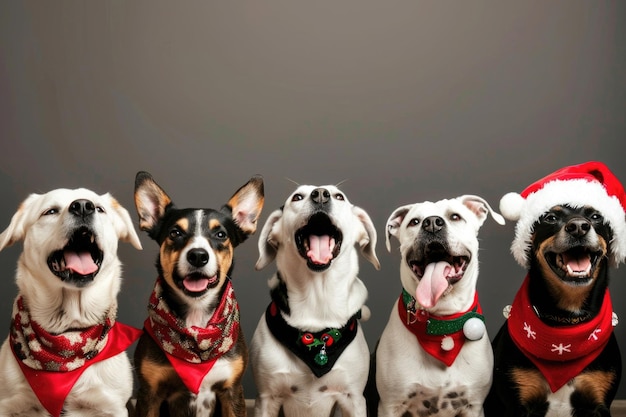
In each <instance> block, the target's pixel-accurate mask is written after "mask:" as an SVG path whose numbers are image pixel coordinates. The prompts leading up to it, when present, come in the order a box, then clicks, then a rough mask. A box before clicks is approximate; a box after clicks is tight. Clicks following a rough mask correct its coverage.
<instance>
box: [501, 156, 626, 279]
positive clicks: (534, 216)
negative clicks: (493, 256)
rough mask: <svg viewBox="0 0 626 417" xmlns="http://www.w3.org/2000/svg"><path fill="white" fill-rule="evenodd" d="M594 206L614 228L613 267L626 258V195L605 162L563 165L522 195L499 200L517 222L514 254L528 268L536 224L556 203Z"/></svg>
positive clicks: (506, 196) (610, 256) (503, 213)
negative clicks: (534, 225)
mask: <svg viewBox="0 0 626 417" xmlns="http://www.w3.org/2000/svg"><path fill="white" fill-rule="evenodd" d="M563 204H567V205H568V206H570V207H574V208H576V207H582V206H591V207H594V208H595V209H596V210H598V211H599V212H600V213H602V215H603V217H604V221H605V223H606V224H608V225H609V226H610V228H611V230H612V231H613V240H612V241H611V242H610V253H609V260H610V261H611V264H612V265H613V266H617V265H619V264H620V263H621V262H623V261H624V259H625V258H626V213H625V212H626V194H625V193H624V187H623V186H622V184H621V183H620V182H619V180H618V179H617V177H616V176H615V175H614V174H613V173H612V172H611V171H609V169H608V168H607V166H606V165H604V164H603V163H602V162H596V161H591V162H585V163H582V164H579V165H572V166H568V167H565V168H561V169H559V170H558V171H555V172H553V173H552V174H549V175H547V176H546V177H544V178H542V179H540V180H539V181H537V182H535V183H533V184H531V185H529V186H528V187H527V188H526V189H525V190H524V191H522V193H521V194H518V193H514V192H511V193H508V194H505V195H504V196H503V197H502V199H501V200H500V213H502V215H503V216H504V217H505V218H506V219H508V220H511V221H517V224H516V226H515V238H514V240H513V244H512V245H511V253H512V254H513V256H514V257H515V260H516V261H517V262H518V263H519V264H520V265H522V266H523V267H525V268H528V266H529V265H528V261H529V260H528V250H529V249H530V245H531V237H532V232H533V224H534V223H535V222H536V221H537V220H538V219H539V217H540V216H541V215H543V214H544V213H545V212H547V211H548V210H550V209H551V208H552V207H554V206H556V205H563Z"/></svg>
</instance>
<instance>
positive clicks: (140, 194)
mask: <svg viewBox="0 0 626 417" xmlns="http://www.w3.org/2000/svg"><path fill="white" fill-rule="evenodd" d="M171 206H173V203H172V199H171V198H169V196H168V195H167V194H166V193H165V191H163V189H162V188H161V187H160V186H159V185H158V184H157V183H156V181H154V178H152V175H150V174H149V173H147V172H145V171H139V172H138V173H137V176H136V177H135V207H136V208H137V214H138V215H139V228H140V229H141V230H143V231H146V232H148V235H149V236H150V237H154V236H153V232H154V227H155V226H156V225H157V223H158V222H159V220H161V218H162V217H163V214H165V211H166V210H167V209H168V208H169V207H171Z"/></svg>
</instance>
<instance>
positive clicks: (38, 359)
mask: <svg viewBox="0 0 626 417" xmlns="http://www.w3.org/2000/svg"><path fill="white" fill-rule="evenodd" d="M118 239H121V240H124V241H128V242H130V243H131V244H132V245H133V246H134V247H136V248H137V249H141V243H140V241H139V238H138V237H137V234H136V232H135V229H134V228H133V224H132V220H131V218H130V216H129V214H128V212H127V211H126V210H125V209H124V208H123V207H122V206H120V204H119V203H118V202H117V201H116V200H115V199H114V198H113V197H111V196H110V195H109V194H104V195H98V194H96V193H94V192H92V191H90V190H87V189H76V190H69V189H57V190H53V191H50V192H48V193H46V194H31V195H30V196H29V197H28V198H27V199H26V200H25V201H24V202H23V203H22V204H21V205H20V207H19V209H18V210H17V212H16V213H15V215H14V216H13V218H12V220H11V223H10V224H9V227H8V228H7V229H6V230H5V231H4V232H2V234H0V250H2V249H4V248H5V247H7V246H9V245H11V244H13V243H15V242H17V241H20V240H24V244H23V251H22V253H21V255H20V257H19V260H18V264H17V275H16V281H17V286H18V288H19V293H18V296H17V298H16V299H15V303H14V306H13V320H12V321H11V329H10V335H9V337H8V338H7V340H6V341H5V342H4V343H3V345H2V348H1V349H0V416H12V417H17V416H29V417H40V416H41V417H44V416H50V415H52V416H55V417H57V416H59V415H60V414H61V412H63V416H64V417H78V416H85V417H86V416H90V417H95V416H110V417H119V416H126V415H127V414H128V413H127V410H126V403H127V401H128V399H129V398H130V396H131V394H132V381H133V377H132V370H131V366H130V362H129V360H128V358H127V356H126V353H125V352H124V350H125V349H126V348H127V347H128V346H129V345H130V344H132V342H133V341H134V340H135V339H136V338H137V337H139V334H140V331H139V330H137V329H134V328H132V327H130V326H124V325H122V324H120V323H115V316H116V313H117V299H116V297H117V294H118V292H119V290H120V284H121V264H120V261H119V259H118V257H117V245H118Z"/></svg>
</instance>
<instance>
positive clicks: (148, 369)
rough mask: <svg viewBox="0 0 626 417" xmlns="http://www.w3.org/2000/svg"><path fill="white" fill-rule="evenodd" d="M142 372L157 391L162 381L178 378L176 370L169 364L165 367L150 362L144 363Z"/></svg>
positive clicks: (147, 381) (149, 384)
mask: <svg viewBox="0 0 626 417" xmlns="http://www.w3.org/2000/svg"><path fill="white" fill-rule="evenodd" d="M140 372H141V375H142V376H143V377H144V379H145V380H146V383H147V384H148V386H149V387H150V388H151V389H152V390H156V389H157V387H158V386H159V384H160V383H161V382H162V381H167V380H169V379H171V378H175V377H176V375H175V372H174V368H172V367H171V366H170V365H169V364H165V365H164V364H158V363H154V362H150V361H144V362H142V364H141V369H140Z"/></svg>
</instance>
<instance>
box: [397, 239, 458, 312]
mask: <svg viewBox="0 0 626 417" xmlns="http://www.w3.org/2000/svg"><path fill="white" fill-rule="evenodd" d="M407 262H408V264H409V267H410V268H411V270H412V271H413V273H414V274H415V276H416V277H417V279H418V280H419V282H418V284H417V289H416V291H415V299H416V300H417V302H418V303H419V304H420V305H421V306H422V307H423V308H431V307H434V306H435V305H436V304H437V302H438V301H439V299H440V298H441V296H442V295H444V294H445V293H446V290H448V288H450V287H451V286H452V285H454V284H455V283H457V282H459V281H460V280H461V278H463V275H464V274H465V270H466V269H467V265H468V264H469V262H470V256H469V255H452V254H450V253H449V252H448V251H447V250H446V249H445V248H444V247H443V245H441V244H440V243H432V244H430V245H429V247H428V248H427V250H426V251H425V256H424V257H423V258H421V259H408V260H407Z"/></svg>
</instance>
